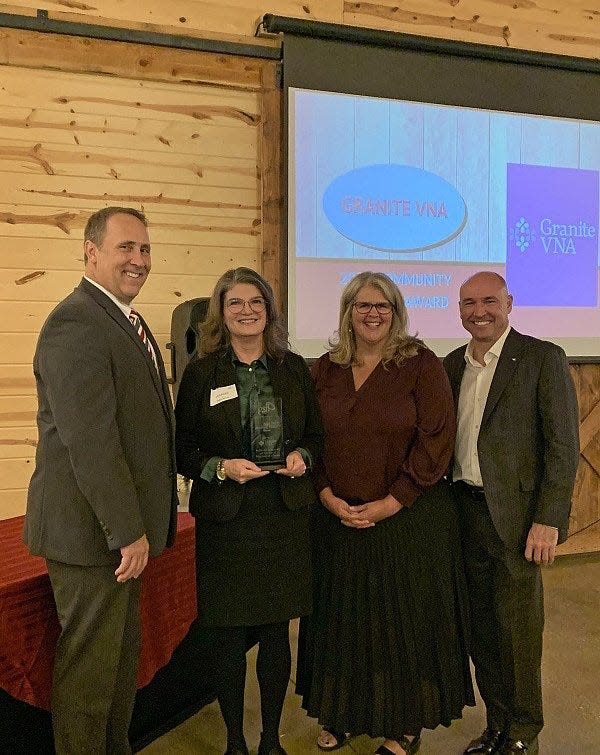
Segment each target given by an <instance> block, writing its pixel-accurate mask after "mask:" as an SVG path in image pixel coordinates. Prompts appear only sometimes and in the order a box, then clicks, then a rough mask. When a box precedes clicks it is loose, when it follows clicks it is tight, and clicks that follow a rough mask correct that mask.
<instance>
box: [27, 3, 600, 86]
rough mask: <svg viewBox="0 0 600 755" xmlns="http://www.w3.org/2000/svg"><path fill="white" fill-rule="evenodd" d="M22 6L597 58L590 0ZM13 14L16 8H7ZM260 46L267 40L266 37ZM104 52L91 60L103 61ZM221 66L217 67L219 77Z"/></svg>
mask: <svg viewBox="0 0 600 755" xmlns="http://www.w3.org/2000/svg"><path fill="white" fill-rule="evenodd" d="M19 6H20V7H21V12H24V13H29V14H31V13H33V11H34V10H35V9H37V8H43V9H44V10H47V11H48V12H49V15H50V17H51V18H54V19H59V20H60V19H64V20H75V21H87V22H88V23H101V24H105V25H113V26H121V27H125V28H135V29H148V30H158V31H168V32H170V33H179V34H186V35H190V36H207V37H212V38H217V39H230V40H232V41H244V39H245V40H248V39H249V38H251V37H252V36H253V35H254V32H255V29H256V26H257V23H258V20H259V19H260V18H262V16H263V15H264V14H265V13H276V14H278V15H281V16H292V17H294V18H301V19H305V20H309V21H310V20H312V21H326V22H332V23H337V24H348V25H350V26H363V27H369V28H375V29H385V30H388V31H396V32H404V33H407V34H417V35H419V34H420V35H425V36H430V37H441V38H442V39H454V40H460V41H466V42H476V43H479V44H488V45H500V46H503V47H511V48H522V49H526V50H541V51H544V52H551V53H559V54H562V55H573V56H579V57H588V58H594V57H598V55H599V49H600V8H599V7H598V4H597V2H596V1H595V0H560V1H559V2H558V1H557V0H535V1H534V0H403V2H398V0H376V1H375V2H350V0H278V2H276V3H274V2H266V1H265V0H225V2H222V3H219V2H214V1H213V0H174V1H172V2H169V3H165V2H161V1H160V0H149V2H144V4H143V16H142V17H140V4H139V3H138V2H135V0H99V2H94V3H93V4H88V3H80V2H69V1H68V0H62V2H60V1H59V2H44V0H39V1H38V0H30V1H29V2H27V1H26V0H24V1H23V2H21V3H19ZM12 9H13V12H18V8H15V7H14V6H13V7H12ZM262 44H273V41H271V40H268V41H267V42H262ZM141 60H142V61H143V62H140V61H139V60H138V59H136V58H135V56H133V57H132V59H131V60H130V63H131V65H130V68H129V70H130V71H137V70H138V69H140V68H150V69H151V70H153V71H154V70H158V71H160V69H159V68H158V69H157V68H156V64H155V63H154V61H153V59H152V57H151V56H150V57H149V58H147V56H141ZM103 63H104V61H103V60H102V58H100V59H98V61H97V65H99V66H101V65H103ZM218 73H219V72H217V75H218Z"/></svg>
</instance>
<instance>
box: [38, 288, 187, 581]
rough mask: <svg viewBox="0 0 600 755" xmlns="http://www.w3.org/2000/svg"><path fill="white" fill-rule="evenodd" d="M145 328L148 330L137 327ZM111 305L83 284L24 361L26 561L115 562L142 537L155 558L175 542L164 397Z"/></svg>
mask: <svg viewBox="0 0 600 755" xmlns="http://www.w3.org/2000/svg"><path fill="white" fill-rule="evenodd" d="M144 327H147V326H145V325H144ZM148 336H149V338H150V340H151V341H152V344H153V346H154V351H155V353H156V358H157V361H158V368H159V371H158V372H157V371H156V368H155V366H154V364H153V362H152V359H151V357H150V355H149V354H148V350H147V348H146V347H145V346H144V344H143V343H142V341H141V339H140V338H139V336H138V335H137V333H136V331H135V329H134V328H133V326H132V325H131V323H130V322H129V320H128V319H127V317H126V316H125V315H124V314H123V312H122V311H121V310H120V309H119V307H117V305H116V304H115V303H114V302H113V301H112V300H111V299H109V298H108V296H106V294H104V293H103V292H102V291H100V290H99V289H98V288H96V286H94V285H93V284H92V283H90V282H89V281H87V280H85V279H84V280H82V281H81V283H80V285H79V286H78V287H77V288H76V289H75V291H73V293H72V294H70V295H69V296H67V298H66V299H64V300H63V301H62V302H61V303H60V304H59V305H58V306H57V307H56V308H55V309H54V311H53V312H52V313H51V314H50V315H49V317H48V319H47V320H46V323H45V324H44V326H43V328H42V331H41V333H40V337H39V340H38V345H37V349H36V353H35V357H34V361H33V367H34V373H35V377H36V383H37V391H38V404H39V409H38V415H37V424H38V429H39V441H38V447H37V453H36V466H35V471H34V473H33V476H32V478H31V482H30V484H29V494H28V498H27V514H26V517H25V533H24V536H25V541H26V542H27V544H28V545H29V548H30V550H31V552H32V553H34V554H38V555H41V556H45V557H46V558H49V559H52V560H54V561H60V562H63V563H68V564H80V565H83V566H100V565H108V564H115V563H116V564H118V563H119V561H120V558H121V554H120V552H119V548H121V547H122V546H125V545H129V544H130V543H132V542H134V541H135V540H137V539H138V538H140V537H141V536H142V535H143V534H146V535H147V537H148V541H149V543H150V555H152V556H155V555H157V554H158V553H160V552H161V551H162V549H163V548H164V547H165V545H168V544H170V543H171V542H172V541H173V539H174V536H175V529H176V525H177V516H176V515H177V475H176V470H175V443H174V441H175V427H174V424H175V423H174V416H173V408H172V404H171V397H170V394H169V388H168V385H167V379H166V376H165V370H164V366H163V363H162V359H161V356H160V349H159V348H158V344H157V343H156V341H155V340H154V339H153V337H152V334H151V333H149V332H148Z"/></svg>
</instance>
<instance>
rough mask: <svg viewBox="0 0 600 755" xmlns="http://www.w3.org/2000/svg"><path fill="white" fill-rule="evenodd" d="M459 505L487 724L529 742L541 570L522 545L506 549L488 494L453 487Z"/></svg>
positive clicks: (537, 707)
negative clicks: (489, 507) (492, 515)
mask: <svg viewBox="0 0 600 755" xmlns="http://www.w3.org/2000/svg"><path fill="white" fill-rule="evenodd" d="M453 488H454V490H455V493H456V495H457V499H458V503H459V511H460V518H461V531H462V540H463V551H464V558H465V570H466V576H467V584H468V589H469V600H470V607H471V622H472V638H471V657H472V660H473V664H474V666H475V678H476V680H477V686H478V687H479V691H480V693H481V697H482V698H483V701H484V703H485V706H486V713H487V725H488V726H489V727H491V728H494V729H498V730H501V731H505V732H507V734H508V735H509V736H510V738H511V739H515V740H516V739H521V740H524V741H528V742H530V741H532V740H533V739H534V738H535V737H536V736H537V735H538V733H539V732H540V731H541V729H542V727H543V725H544V718H543V713H542V680H541V663H542V635H543V630H544V596H543V586H542V575H541V569H540V567H539V566H538V565H536V564H534V563H532V562H529V561H527V560H526V559H525V556H524V549H518V548H517V549H513V548H507V547H506V546H505V545H504V543H503V542H502V540H501V539H500V537H499V536H498V533H497V532H496V529H495V527H494V525H493V523H492V520H491V517H490V514H489V510H488V507H487V504H486V501H485V497H484V496H483V494H475V493H473V492H472V491H469V489H468V488H467V487H466V486H465V485H464V484H462V483H455V485H454V486H453Z"/></svg>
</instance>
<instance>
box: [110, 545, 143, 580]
mask: <svg viewBox="0 0 600 755" xmlns="http://www.w3.org/2000/svg"><path fill="white" fill-rule="evenodd" d="M149 551H150V544H149V543H148V538H147V537H146V535H142V536H141V537H140V539H139V540H136V541H135V542H133V543H131V544H130V545H124V546H123V547H122V548H121V563H120V564H119V566H118V568H117V569H116V570H115V575H116V577H117V582H127V580H128V579H131V578H132V577H133V578H134V579H137V578H138V577H139V576H140V574H141V573H142V572H143V571H144V569H145V568H146V564H147V563H148V553H149Z"/></svg>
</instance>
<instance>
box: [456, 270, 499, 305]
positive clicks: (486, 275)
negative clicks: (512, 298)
mask: <svg viewBox="0 0 600 755" xmlns="http://www.w3.org/2000/svg"><path fill="white" fill-rule="evenodd" d="M478 283H483V284H486V285H489V286H496V287H497V288H499V289H502V288H503V289H504V290H505V291H506V293H507V294H508V286H507V285H506V281H505V280H504V278H503V277H502V276H501V275H500V274H499V273H495V272H494V271H493V270H482V271H481V272H480V273H475V275H472V276H471V277H470V278H467V280H466V281H465V282H464V283H463V284H462V286H461V287H460V298H461V299H462V296H463V288H464V287H465V286H469V285H471V284H475V285H477V284H478Z"/></svg>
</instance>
